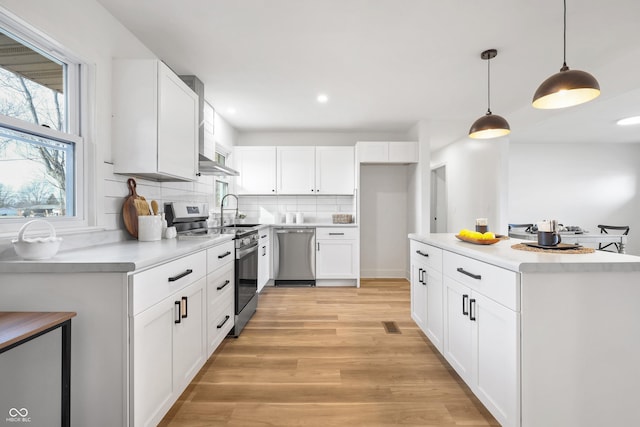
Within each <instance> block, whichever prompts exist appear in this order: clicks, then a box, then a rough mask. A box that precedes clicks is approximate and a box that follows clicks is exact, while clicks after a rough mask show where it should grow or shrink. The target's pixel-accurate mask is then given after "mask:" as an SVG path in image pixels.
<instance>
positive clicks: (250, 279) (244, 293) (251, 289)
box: [236, 242, 258, 314]
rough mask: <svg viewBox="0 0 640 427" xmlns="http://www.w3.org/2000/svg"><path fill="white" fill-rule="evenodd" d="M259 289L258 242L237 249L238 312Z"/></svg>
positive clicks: (237, 312)
mask: <svg viewBox="0 0 640 427" xmlns="http://www.w3.org/2000/svg"><path fill="white" fill-rule="evenodd" d="M257 291H258V242H256V243H255V244H254V245H251V246H249V247H245V248H242V249H237V250H236V314H239V313H240V312H241V311H242V309H243V308H244V307H245V306H246V305H247V303H248V302H249V301H250V300H251V298H253V297H254V296H255V295H256V292H257Z"/></svg>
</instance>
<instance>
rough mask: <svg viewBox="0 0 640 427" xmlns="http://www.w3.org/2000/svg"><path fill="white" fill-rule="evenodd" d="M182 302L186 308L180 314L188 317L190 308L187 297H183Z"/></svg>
mask: <svg viewBox="0 0 640 427" xmlns="http://www.w3.org/2000/svg"><path fill="white" fill-rule="evenodd" d="M182 302H183V303H184V310H183V312H182V313H180V314H181V315H182V318H183V319H186V318H187V315H188V314H189V308H188V306H187V297H182Z"/></svg>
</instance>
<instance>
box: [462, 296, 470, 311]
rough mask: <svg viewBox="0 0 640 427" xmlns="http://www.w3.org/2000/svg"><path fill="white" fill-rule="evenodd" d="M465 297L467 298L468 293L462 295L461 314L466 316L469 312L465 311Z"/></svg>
mask: <svg viewBox="0 0 640 427" xmlns="http://www.w3.org/2000/svg"><path fill="white" fill-rule="evenodd" d="M467 299H469V295H467V294H464V295H462V315H463V316H468V315H469V312H468V311H467Z"/></svg>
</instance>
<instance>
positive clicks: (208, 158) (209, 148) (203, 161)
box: [180, 76, 240, 176]
mask: <svg viewBox="0 0 640 427" xmlns="http://www.w3.org/2000/svg"><path fill="white" fill-rule="evenodd" d="M180 78H181V79H182V81H184V82H185V83H186V84H187V86H189V87H190V88H191V89H192V90H193V91H194V92H195V93H196V95H198V175H217V176H238V175H240V173H239V172H238V171H236V170H234V169H231V168H230V167H229V166H226V165H223V164H221V163H219V162H216V161H215V160H213V159H212V157H214V156H215V141H213V140H210V141H207V138H205V135H204V118H205V103H204V83H202V81H201V80H200V79H199V78H198V77H196V76H180ZM210 111H211V110H210ZM211 119H212V120H213V117H212V118H211Z"/></svg>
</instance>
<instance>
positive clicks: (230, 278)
mask: <svg viewBox="0 0 640 427" xmlns="http://www.w3.org/2000/svg"><path fill="white" fill-rule="evenodd" d="M233 272H234V266H233V264H232V263H229V264H227V265H226V266H224V267H222V268H220V269H219V270H217V271H216V272H215V273H212V274H209V275H208V276H207V301H209V302H208V303H207V305H208V307H209V308H210V307H212V306H215V305H216V304H218V303H219V301H221V300H224V301H231V302H233V290H234V287H235V281H234V274H233ZM225 305H226V303H225Z"/></svg>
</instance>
